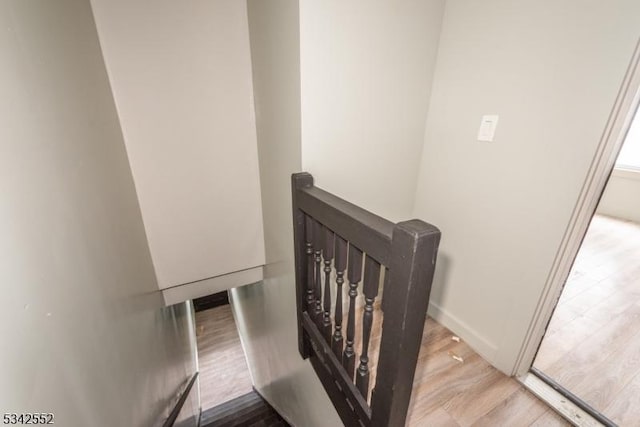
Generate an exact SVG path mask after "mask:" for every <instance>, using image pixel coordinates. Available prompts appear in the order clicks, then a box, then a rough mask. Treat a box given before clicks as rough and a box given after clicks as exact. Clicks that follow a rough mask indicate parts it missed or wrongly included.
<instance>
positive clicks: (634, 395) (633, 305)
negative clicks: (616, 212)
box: [534, 215, 640, 426]
mask: <svg viewBox="0 0 640 427" xmlns="http://www.w3.org/2000/svg"><path fill="white" fill-rule="evenodd" d="M534 366H535V367H536V368H538V369H540V370H542V371H543V372H545V373H546V374H547V375H549V376H550V377H552V378H553V379H555V380H556V381H558V382H559V383H560V384H562V385H563V386H565V387H566V388H568V389H569V390H571V391H572V392H573V393H574V394H576V395H578V396H579V397H581V398H582V399H584V400H585V401H586V402H588V403H589V404H590V405H591V406H593V407H594V408H595V409H597V410H598V411H600V412H602V413H603V414H604V415H606V416H607V417H608V418H610V419H611V420H612V421H614V422H615V423H617V424H619V425H620V426H636V425H640V224H636V223H633V222H628V221H622V220H618V219H614V218H610V217H606V216H600V215H596V216H595V217H594V219H593V221H592V223H591V225H590V226H589V230H588V232H587V235H586V237H585V239H584V242H583V244H582V247H581V249H580V252H579V254H578V257H577V258H576V262H575V264H574V266H573V268H572V271H571V274H570V277H569V279H568V281H567V283H566V285H565V288H564V290H563V292H562V296H561V297H560V300H559V302H558V306H557V308H556V310H555V312H554V314H553V317H552V320H551V323H550V324H549V327H548V329H547V333H546V335H545V338H544V340H543V342H542V345H541V347H540V350H539V351H538V355H537V357H536V360H535V362H534Z"/></svg>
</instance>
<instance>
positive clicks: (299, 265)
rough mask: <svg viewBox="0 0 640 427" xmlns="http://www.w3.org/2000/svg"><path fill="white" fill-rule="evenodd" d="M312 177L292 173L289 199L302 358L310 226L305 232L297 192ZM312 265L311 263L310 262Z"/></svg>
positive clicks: (305, 349)
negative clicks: (290, 202) (291, 215)
mask: <svg viewBox="0 0 640 427" xmlns="http://www.w3.org/2000/svg"><path fill="white" fill-rule="evenodd" d="M312 186H313V177H312V176H311V175H310V174H308V173H306V172H302V173H294V174H293V175H291V193H292V194H291V196H292V198H291V200H292V204H293V241H294V242H293V247H294V255H295V278H296V314H297V317H298V350H299V351H300V355H301V356H302V358H303V359H306V358H307V357H309V347H308V346H309V344H308V341H307V340H305V339H304V328H303V327H302V313H303V312H304V309H305V307H306V304H307V295H308V289H307V286H311V284H310V283H309V284H308V285H307V279H308V274H309V273H311V274H313V272H309V271H308V269H309V265H308V264H309V263H308V262H307V260H308V256H309V255H308V254H307V250H308V249H309V248H308V246H310V245H308V244H307V243H310V240H311V238H310V233H309V232H310V227H307V232H305V214H304V212H302V211H301V210H300V208H299V207H298V202H297V195H298V194H297V193H298V190H299V189H302V188H307V187H312ZM312 265H313V264H312Z"/></svg>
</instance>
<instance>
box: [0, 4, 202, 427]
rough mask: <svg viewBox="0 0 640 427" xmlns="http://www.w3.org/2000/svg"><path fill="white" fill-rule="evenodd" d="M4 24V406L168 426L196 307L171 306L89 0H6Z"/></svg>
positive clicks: (70, 420)
mask: <svg viewBox="0 0 640 427" xmlns="http://www.w3.org/2000/svg"><path fill="white" fill-rule="evenodd" d="M0 28H2V31H3V35H2V37H0V52H1V54H0V124H1V125H0V177H1V179H0V195H1V198H0V235H1V236H2V238H1V239H0V260H1V261H0V263H1V264H0V293H1V295H2V310H0V337H2V350H1V351H0V377H1V378H2V381H0V413H5V412H53V413H55V417H56V418H55V423H56V425H63V426H71V427H72V426H109V427H112V426H122V427H130V426H144V427H147V426H151V425H158V424H159V423H161V422H162V420H163V419H164V418H165V417H166V416H167V415H168V412H169V409H170V408H171V407H172V406H173V404H174V403H175V399H176V397H177V395H178V393H179V392H180V391H181V388H182V387H183V386H184V385H185V382H186V380H187V379H188V378H189V377H190V376H191V375H192V373H193V372H194V371H195V354H194V341H193V339H194V334H193V324H192V310H191V308H190V306H189V305H186V304H182V305H179V306H176V307H171V308H160V306H161V305H162V298H161V296H160V295H159V293H158V291H157V289H158V288H157V283H156V279H155V275H154V271H153V266H152V263H151V258H150V255H149V249H148V246H147V242H146V238H145V233H144V228H143V225H142V219H141V215H140V210H139V206H138V201H137V199H136V194H135V189H134V185H133V181H132V177H131V172H130V169H129V163H128V161H127V155H126V152H125V147H124V143H123V140H122V134H121V130H120V126H119V123H118V118H117V115H116V110H115V107H114V101H113V97H112V94H111V91H110V88H109V82H108V80H107V74H106V71H105V67H104V63H103V59H102V55H101V51H100V46H99V44H98V38H97V34H96V28H95V25H94V21H93V16H92V11H91V7H90V5H89V1H88V0H58V1H44V0H42V1H24V0H14V1H12V0H5V1H3V2H0ZM197 406H198V404H197V402H193V401H192V402H191V407H190V408H188V409H189V410H188V411H186V412H190V413H191V414H188V413H185V415H184V416H185V417H186V416H189V415H193V414H194V413H195V412H196V411H197V409H198V408H197Z"/></svg>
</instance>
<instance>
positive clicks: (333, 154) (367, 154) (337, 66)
mask: <svg viewBox="0 0 640 427" xmlns="http://www.w3.org/2000/svg"><path fill="white" fill-rule="evenodd" d="M443 7H444V0H430V1H418V0H411V1H403V2H386V1H374V2H371V1H366V0H358V1H350V2H344V1H340V0H329V1H322V2H319V1H310V0H302V1H301V2H300V29H301V30H300V44H301V45H300V52H301V54H300V59H301V82H302V168H303V169H304V170H305V171H307V172H310V173H311V174H313V176H314V177H315V180H316V184H317V185H318V186H319V187H321V188H323V189H325V190H327V191H330V192H333V193H334V194H336V195H338V196H340V197H342V198H345V199H347V200H349V201H351V202H352V203H355V204H357V205H360V206H362V207H364V208H366V209H368V210H371V211H373V212H375V213H376V214H378V215H381V216H384V217H386V218H388V219H390V220H394V221H400V220H406V219H408V218H409V217H410V215H411V214H412V208H413V201H414V196H415V188H416V182H417V177H418V168H419V165H420V153H421V152H422V146H423V142H424V125H425V119H426V115H427V107H428V102H429V95H430V89H431V81H432V76H433V70H434V66H435V58H436V52H437V47H438V37H439V33H440V23H441V20H442V11H443Z"/></svg>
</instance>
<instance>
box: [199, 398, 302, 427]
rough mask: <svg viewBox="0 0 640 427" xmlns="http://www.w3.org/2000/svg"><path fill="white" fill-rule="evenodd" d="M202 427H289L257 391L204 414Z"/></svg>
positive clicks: (201, 421)
mask: <svg viewBox="0 0 640 427" xmlns="http://www.w3.org/2000/svg"><path fill="white" fill-rule="evenodd" d="M200 426H201V427H289V424H287V422H286V421H285V420H284V419H282V417H281V416H280V415H279V414H278V413H277V412H276V411H275V410H274V409H273V408H272V407H271V406H270V405H269V404H268V403H267V402H266V401H265V400H264V399H263V398H262V397H261V396H260V395H259V394H258V393H256V392H255V391H251V392H250V393H247V394H245V395H243V396H240V397H237V398H235V399H233V400H230V401H228V402H225V403H223V404H222V405H218V406H216V407H214V408H211V409H208V410H206V411H204V412H203V413H202V417H201V419H200Z"/></svg>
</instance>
